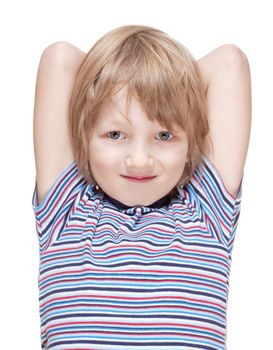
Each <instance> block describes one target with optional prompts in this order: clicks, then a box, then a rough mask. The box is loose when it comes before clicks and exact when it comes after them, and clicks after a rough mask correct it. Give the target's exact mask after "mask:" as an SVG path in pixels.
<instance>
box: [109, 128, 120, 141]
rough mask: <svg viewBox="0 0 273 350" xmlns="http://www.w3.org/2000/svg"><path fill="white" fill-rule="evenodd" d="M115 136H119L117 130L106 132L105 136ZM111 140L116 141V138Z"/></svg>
mask: <svg viewBox="0 0 273 350" xmlns="http://www.w3.org/2000/svg"><path fill="white" fill-rule="evenodd" d="M115 134H116V135H117V134H120V131H118V130H114V131H110V132H108V134H107V135H115ZM110 138H111V136H110ZM111 139H112V140H117V139H118V138H116V137H115V138H111Z"/></svg>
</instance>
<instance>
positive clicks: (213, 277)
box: [32, 45, 248, 350]
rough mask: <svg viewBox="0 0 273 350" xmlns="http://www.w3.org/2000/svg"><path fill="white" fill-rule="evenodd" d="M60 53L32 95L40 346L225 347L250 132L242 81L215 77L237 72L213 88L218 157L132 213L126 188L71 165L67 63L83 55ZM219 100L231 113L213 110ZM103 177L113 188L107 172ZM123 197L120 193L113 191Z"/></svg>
mask: <svg viewBox="0 0 273 350" xmlns="http://www.w3.org/2000/svg"><path fill="white" fill-rule="evenodd" d="M64 46H65V50H63V49H64ZM61 47H62V49H61V50H60V46H58V50H57V52H58V55H57V57H58V59H60V58H61V59H60V61H61V64H59V63H58V64H55V63H56V56H54V54H55V53H56V51H54V50H49V51H47V53H46V54H45V55H44V56H43V59H42V61H41V64H40V67H39V71H40V72H39V74H38V80H37V94H36V97H35V98H36V104H35V158H36V184H35V191H34V194H33V198H32V206H33V210H34V213H35V218H36V229H37V235H38V239H39V247H40V271H39V290H40V315H41V340H42V344H43V349H56V350H57V349H60V348H73V349H75V348H77V349H90V348H91V347H92V349H131V350H136V349H139V347H140V346H143V347H145V349H155V348H160V349H162V350H163V349H164V350H167V349H168V350H170V349H175V348H176V349H177V348H179V349H196V348H203V349H225V338H226V307H227V296H228V286H229V283H228V281H229V271H230V264H231V254H232V248H233V244H234V238H235V233H236V229H237V225H238V218H239V215H240V205H241V194H242V169H243V164H244V161H243V160H244V159H243V158H245V155H246V147H247V143H248V142H247V131H248V129H247V128H246V122H247V121H246V118H245V119H244V118H239V117H240V116H243V114H242V108H241V107H242V106H241V105H240V106H239V104H240V103H242V104H246V100H245V99H243V98H242V96H241V95H240V93H239V90H240V89H241V91H243V88H242V86H240V82H242V81H243V79H242V76H240V77H239V79H238V80H240V81H237V80H236V84H235V80H234V81H230V83H228V82H226V84H224V81H223V80H222V81H220V80H219V78H221V77H222V78H223V79H225V78H226V79H230V80H231V79H232V78H233V77H235V76H237V75H238V71H239V70H241V68H239V69H238V67H241V65H240V64H239V65H238V64H236V68H235V70H234V71H232V69H230V65H225V69H226V71H223V72H222V73H221V72H220V71H219V70H218V71H217V72H216V73H217V74H216V75H215V78H216V79H215V82H216V81H217V79H218V82H219V86H218V88H217V83H215V84H213V83H212V84H210V89H209V91H208V103H209V104H210V106H209V110H210V126H211V130H212V134H211V135H210V136H211V138H212V140H213V144H214V145H215V146H216V151H217V152H216V153H215V157H213V158H212V157H211V154H209V153H207V155H208V156H204V158H203V160H204V162H205V163H204V164H200V166H198V168H196V170H195V172H194V174H193V176H192V178H191V180H190V181H189V182H188V183H187V184H186V185H185V186H184V187H183V188H179V189H178V192H177V195H174V196H171V197H169V196H167V195H165V196H163V197H161V198H160V199H159V200H155V201H154V203H153V204H151V205H138V206H132V207H131V206H130V204H131V203H129V199H130V196H129V198H127V197H126V196H127V193H125V192H124V196H123V195H122V197H119V198H118V199H119V201H118V200H116V199H117V198H116V196H115V198H116V199H114V198H112V197H110V196H109V195H107V194H106V192H104V191H103V190H102V189H99V190H96V188H95V186H94V185H92V184H90V183H88V182H86V180H85V179H84V178H83V176H82V175H80V173H79V171H78V168H77V165H76V162H72V160H73V152H72V148H71V143H70V140H69V135H68V129H67V113H68V103H67V101H68V96H69V95H70V93H71V86H72V84H73V79H74V76H75V72H76V69H75V67H76V66H77V64H76V65H73V64H72V63H71V62H72V61H73V60H74V62H75V61H80V60H81V59H78V57H79V56H78V50H76V51H75V48H74V49H73V50H72V51H73V54H72V55H71V51H70V55H69V57H70V63H69V64H65V65H64V64H63V62H64V59H63V57H68V52H67V45H61ZM51 49H53V48H51ZM220 51H221V50H220ZM221 52H222V51H221ZM52 53H53V56H54V58H53V61H52ZM74 53H75V54H74ZM48 54H49V55H48ZM71 57H72V58H73V59H72V60H71ZM215 57H216V60H215V61H214V63H216V62H217V60H218V61H219V59H218V58H219V56H218V57H217V55H216V56H215ZM205 61H206V59H205V60H203V61H202V64H203V63H204V62H205ZM208 61H209V60H208ZM212 61H213V60H212ZM212 61H211V62H212ZM53 63H54V64H53ZM214 63H213V64H214ZM213 64H212V66H213ZM72 66H73V67H74V68H72ZM204 66H206V64H205V65H204ZM68 71H69V74H68ZM72 71H73V74H71V72H72ZM241 71H242V70H241ZM244 72H245V71H244ZM220 73H221V74H220ZM243 74H244V76H247V75H246V74H245V73H243ZM228 84H229V85H230V86H229V87H232V95H231V94H230V95H227V89H226V88H227V86H228ZM213 89H214V90H213ZM213 91H214V92H213ZM244 91H245V90H244ZM221 93H222V96H220V94H221ZM213 95H214V97H213ZM235 95H236V96H235ZM216 97H217V98H216ZM221 97H222V98H221ZM228 97H229V98H230V100H228ZM236 98H237V100H238V103H237V105H238V108H237V112H238V113H237V114H236V110H235V107H234V106H235V105H236V103H235V102H236V101H237V100H236V101H235V99H236ZM216 100H217V101H216ZM223 100H225V108H224V107H223V105H221V104H219V103H218V102H219V101H223ZM231 100H232V102H234V103H230V102H231ZM216 102H217V103H216ZM231 108H233V110H232V111H231ZM239 112H240V113H239ZM239 114H240V116H239ZM245 115H247V112H246V113H245ZM227 116H228V118H226V117H227ZM222 122H223V123H225V124H223V125H224V127H223V125H222V126H221V123H222ZM234 125H235V129H236V130H234ZM232 128H233V129H232ZM232 130H233V132H231V131H232ZM245 131H246V132H245ZM139 135H141V133H139ZM243 146H244V147H243ZM143 149H144V148H143ZM182 150H183V149H182V148H181V151H182ZM234 150H237V151H238V152H235V151H234ZM182 153H183V152H182ZM235 153H236V154H235ZM243 153H245V154H243ZM229 155H233V156H229ZM132 159H133V158H132ZM97 160H98V161H99V159H98V158H97ZM183 161H185V157H184V158H183ZM225 163H226V164H225ZM130 164H131V165H132V163H130ZM147 164H148V163H147ZM161 164H163V163H161ZM239 165H240V166H239ZM231 169H232V171H233V173H234V175H232V177H231V176H230V172H231ZM98 173H100V172H98ZM220 174H221V175H220ZM103 175H104V182H102V184H103V183H105V184H106V183H107V176H108V175H109V176H110V175H111V174H108V173H107V172H106V175H107V176H105V174H103ZM53 179H54V181H53ZM239 180H240V181H241V182H240V185H239V187H238V184H239ZM112 185H113V186H114V185H115V183H113V184H112ZM113 186H110V187H109V189H108V190H109V191H108V192H109V194H110V193H112V192H111V191H112V189H113ZM38 188H39V191H38V192H39V196H40V198H41V200H39V201H38V193H37V190H38ZM235 188H236V189H238V191H235V190H234V189H235ZM160 190H162V187H160ZM165 190H166V188H165ZM231 190H232V192H231ZM142 192H143V196H146V197H147V198H146V200H147V203H148V202H151V201H152V197H151V196H150V194H149V193H145V191H144V190H143V191H142ZM165 192H166V191H163V190H162V194H164V193H165ZM118 193H120V192H119V191H118V188H116V189H115V192H113V194H115V195H116V194H118ZM135 195H136V192H135ZM113 197H114V196H113ZM123 198H124V202H125V200H126V204H123V203H122V201H123ZM135 198H136V197H135ZM38 202H39V204H38ZM128 204H129V206H128Z"/></svg>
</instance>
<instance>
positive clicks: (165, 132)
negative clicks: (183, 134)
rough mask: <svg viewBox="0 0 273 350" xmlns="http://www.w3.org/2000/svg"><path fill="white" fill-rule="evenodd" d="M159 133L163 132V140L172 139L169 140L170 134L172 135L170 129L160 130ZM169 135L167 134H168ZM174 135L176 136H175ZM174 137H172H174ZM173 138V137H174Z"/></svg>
mask: <svg viewBox="0 0 273 350" xmlns="http://www.w3.org/2000/svg"><path fill="white" fill-rule="evenodd" d="M159 134H161V135H163V141H170V140H169V138H168V135H170V134H171V133H170V132H169V131H160V133H159ZM166 135H167V136H166ZM173 137H174V136H173ZM173 137H172V138H173ZM172 138H171V139H172Z"/></svg>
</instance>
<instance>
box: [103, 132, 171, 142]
mask: <svg viewBox="0 0 273 350" xmlns="http://www.w3.org/2000/svg"><path fill="white" fill-rule="evenodd" d="M159 134H160V135H161V136H162V135H163V138H162V139H161V141H170V140H172V139H173V137H174V136H172V138H171V139H170V138H169V137H168V135H171V133H170V132H169V131H160V132H159ZM119 135H121V132H120V131H119V130H113V131H110V132H108V133H107V136H109V137H110V139H112V140H118V139H119ZM112 136H114V137H112Z"/></svg>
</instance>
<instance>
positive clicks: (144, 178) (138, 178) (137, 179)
mask: <svg viewBox="0 0 273 350" xmlns="http://www.w3.org/2000/svg"><path fill="white" fill-rule="evenodd" d="M122 177H124V178H125V179H126V180H129V181H132V182H148V181H151V180H152V179H154V178H155V177H156V176H149V177H131V176H124V175H122Z"/></svg>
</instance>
